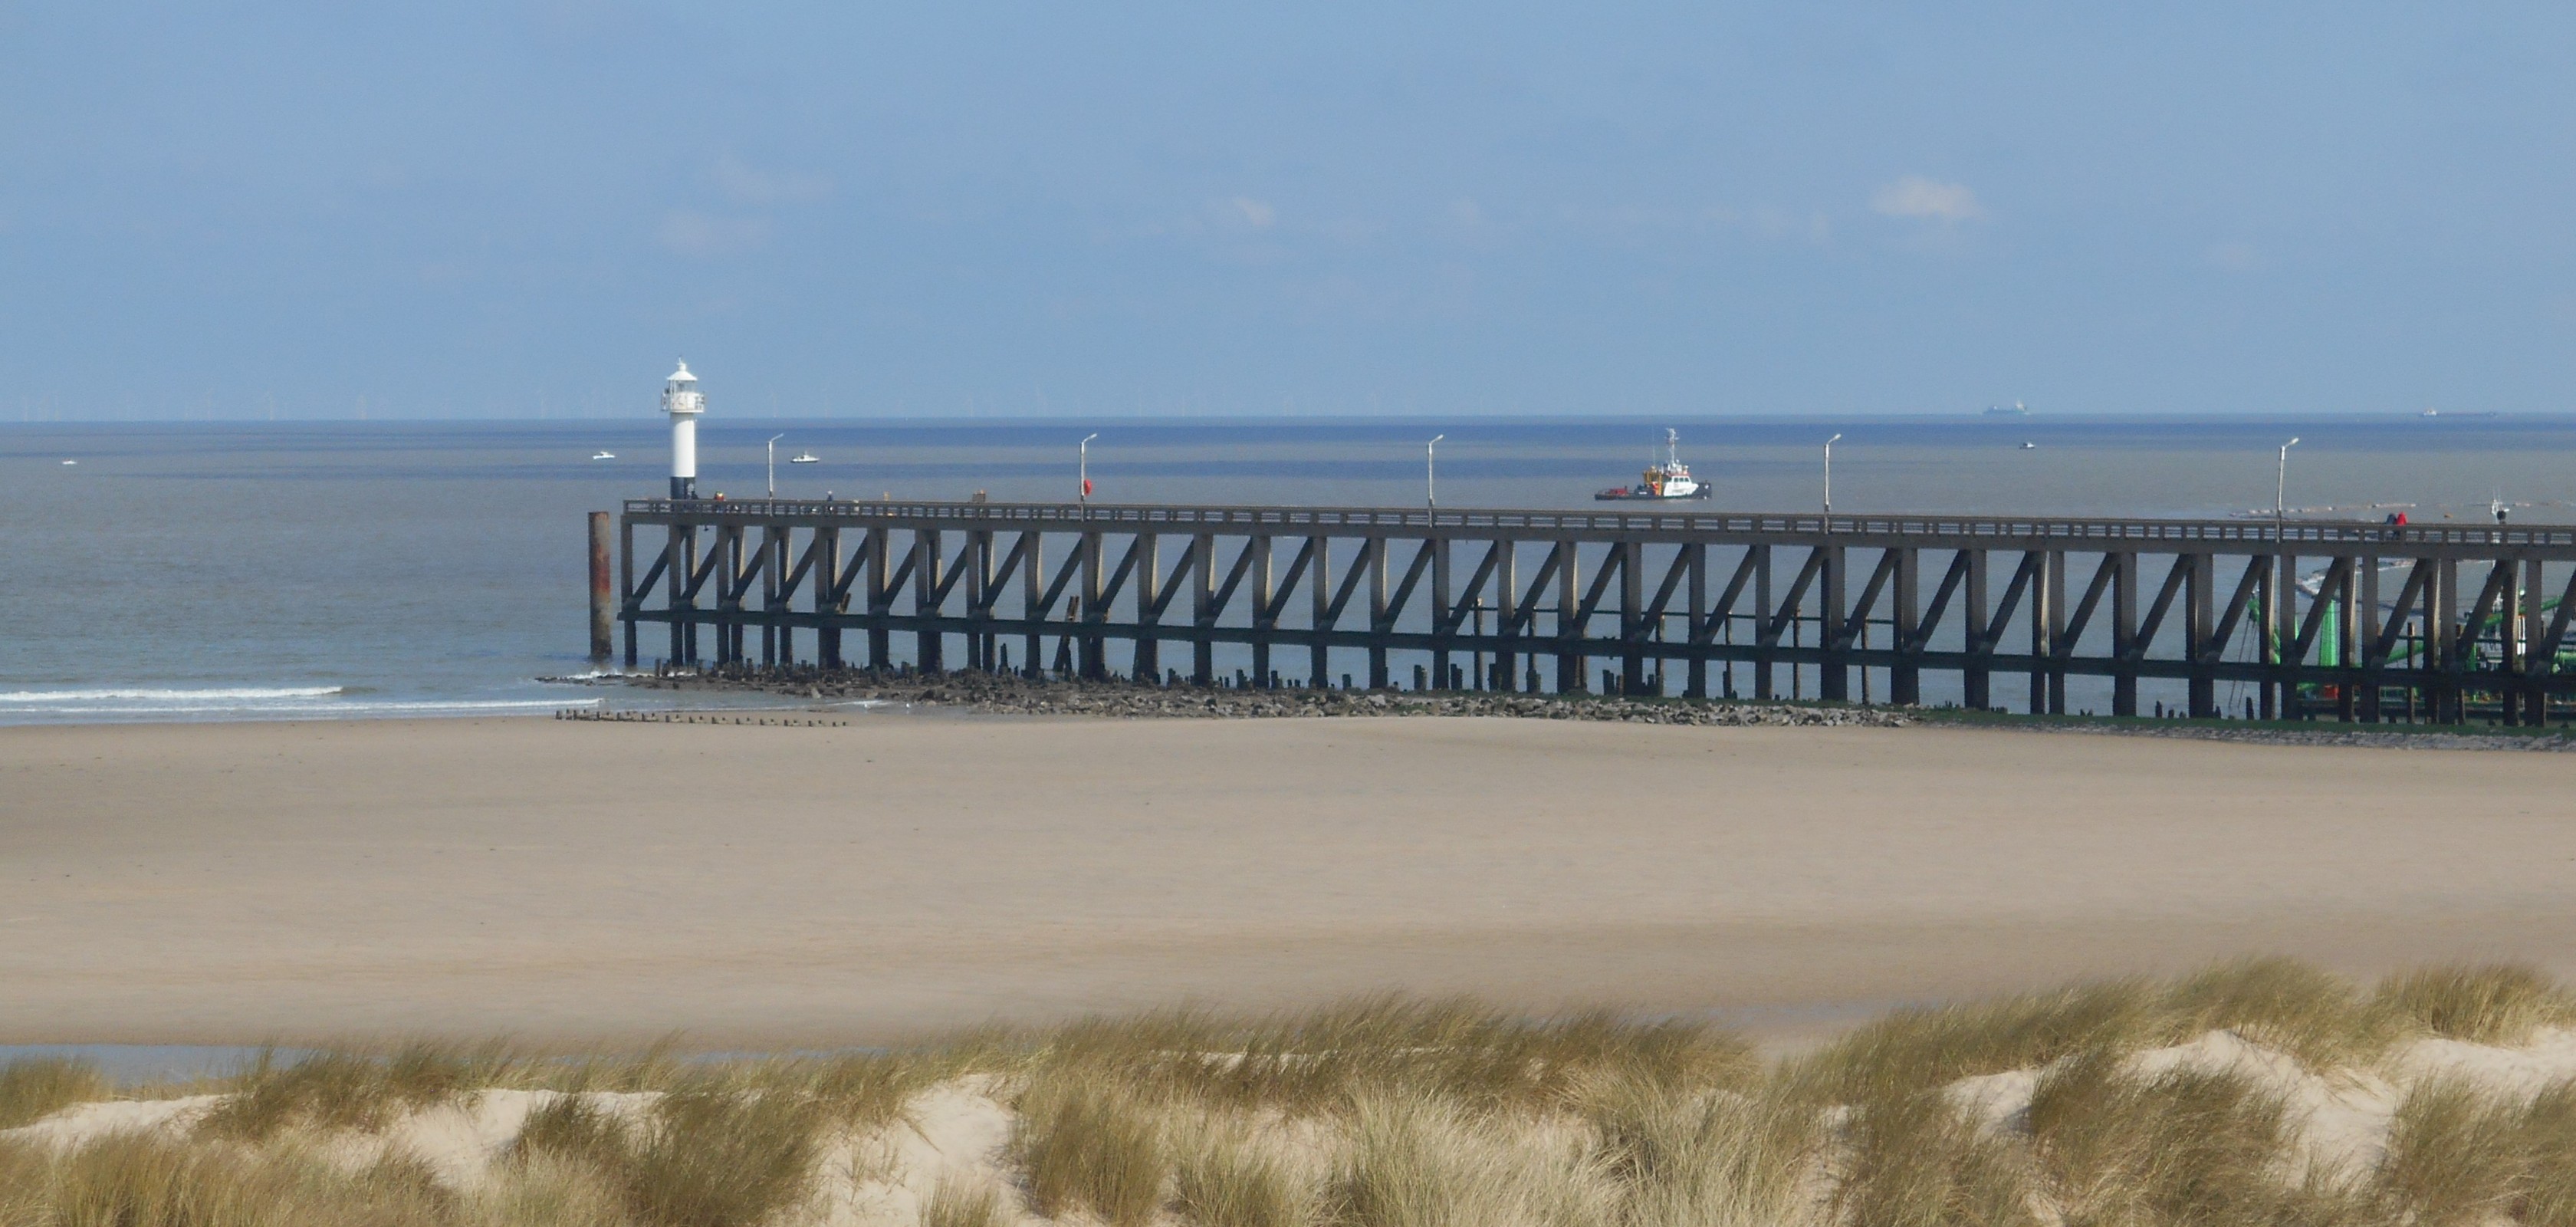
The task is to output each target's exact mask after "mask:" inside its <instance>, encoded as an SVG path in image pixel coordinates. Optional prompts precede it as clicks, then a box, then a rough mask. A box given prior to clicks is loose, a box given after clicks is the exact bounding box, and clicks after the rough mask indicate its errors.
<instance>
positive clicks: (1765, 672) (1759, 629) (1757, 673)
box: [1745, 545, 1780, 703]
mask: <svg viewBox="0 0 2576 1227" xmlns="http://www.w3.org/2000/svg"><path fill="white" fill-rule="evenodd" d="M1745 552H1746V553H1748V554H1750V555H1751V556H1752V559H1753V628H1754V635H1753V652H1754V656H1753V697H1754V698H1755V699H1757V700H1759V701H1761V702H1764V703H1768V702H1770V701H1771V700H1772V698H1773V697H1774V689H1773V682H1772V678H1771V649H1773V648H1775V647H1777V646H1779V642H1780V641H1779V638H1778V637H1777V636H1775V635H1773V634H1772V633H1771V616H1772V614H1771V547H1770V546H1767V545H1750V546H1746V547H1745Z"/></svg>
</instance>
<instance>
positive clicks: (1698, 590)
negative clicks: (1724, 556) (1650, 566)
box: [1682, 541, 1710, 699]
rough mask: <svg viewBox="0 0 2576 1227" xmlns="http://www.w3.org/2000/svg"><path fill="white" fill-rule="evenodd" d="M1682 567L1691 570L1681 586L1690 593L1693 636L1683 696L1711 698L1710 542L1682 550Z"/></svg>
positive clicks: (1689, 641)
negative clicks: (1709, 653)
mask: <svg viewBox="0 0 2576 1227" xmlns="http://www.w3.org/2000/svg"><path fill="white" fill-rule="evenodd" d="M1682 565H1683V566H1685V567H1688V568H1689V570H1688V571H1687V572H1686V573H1685V574H1684V575H1683V576H1682V586H1683V587H1685V588H1687V589H1689V590H1690V598H1689V600H1690V605H1689V607H1688V608H1689V613H1690V633H1689V634H1688V635H1687V636H1685V639H1686V646H1687V647H1688V648H1689V649H1690V663H1689V665H1688V666H1687V673H1686V675H1685V677H1684V678H1683V681H1682V697H1683V698H1688V699H1705V698H1707V697H1708V655H1707V649H1708V645H1709V641H1710V635H1709V627H1708V543H1707V542H1704V541H1694V542H1691V543H1690V544H1688V545H1685V546H1683V547H1682Z"/></svg>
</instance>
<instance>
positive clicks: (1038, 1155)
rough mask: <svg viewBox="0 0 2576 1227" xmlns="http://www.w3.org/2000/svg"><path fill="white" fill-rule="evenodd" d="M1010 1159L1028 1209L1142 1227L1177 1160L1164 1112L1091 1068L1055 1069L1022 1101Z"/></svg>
mask: <svg viewBox="0 0 2576 1227" xmlns="http://www.w3.org/2000/svg"><path fill="white" fill-rule="evenodd" d="M1016 1106H1017V1108H1018V1110H1019V1118H1018V1121H1017V1123H1016V1125H1015V1127H1014V1129H1013V1132H1012V1135H1011V1141H1010V1154H1011V1158H1012V1159H1013V1161H1014V1162H1016V1163H1017V1164H1018V1165H1019V1167H1020V1169H1021V1171H1022V1172H1023V1173H1025V1179H1026V1182H1027V1188H1028V1194H1029V1206H1030V1208H1032V1209H1034V1210H1036V1211H1037V1212H1038V1213H1040V1214H1043V1215H1047V1216H1048V1217H1050V1218H1053V1217H1061V1216H1063V1215H1065V1214H1067V1213H1070V1212H1076V1211H1079V1212H1084V1213H1088V1214H1091V1215H1093V1216H1095V1217H1097V1218H1099V1219H1100V1220H1101V1221H1102V1222H1104V1223H1108V1224H1109V1225H1110V1227H1142V1225H1143V1224H1145V1223H1147V1222H1149V1221H1151V1220H1152V1219H1153V1217H1154V1214H1155V1212H1156V1211H1157V1210H1159V1209H1160V1208H1161V1207H1162V1204H1163V1194H1164V1185H1165V1182H1166V1181H1167V1180H1169V1179H1170V1177H1171V1175H1172V1168H1173V1155H1172V1148H1171V1146H1170V1144H1169V1143H1168V1142H1167V1140H1166V1139H1165V1137H1164V1128H1163V1124H1164V1117H1165V1116H1166V1115H1167V1112H1166V1110H1165V1108H1164V1107H1163V1105H1161V1104H1158V1103H1156V1102H1155V1101H1154V1098H1153V1097H1152V1094H1151V1092H1140V1091H1138V1090H1137V1089H1135V1088H1134V1087H1132V1086H1130V1085H1129V1084H1127V1083H1125V1082H1123V1081H1120V1080H1118V1079H1116V1078H1112V1077H1107V1076H1104V1075H1103V1074H1102V1073H1101V1072H1100V1071H1099V1070H1098V1069H1097V1068H1096V1067H1091V1066H1086V1065H1072V1066H1061V1065H1059V1066H1050V1067H1048V1068H1046V1069H1044V1070H1043V1071H1042V1072H1040V1073H1039V1074H1038V1075H1037V1076H1036V1077H1035V1078H1034V1079H1033V1081H1032V1082H1031V1083H1030V1085H1029V1086H1028V1088H1027V1089H1026V1090H1025V1091H1023V1092H1022V1093H1021V1095H1020V1096H1019V1100H1018V1103H1017V1105H1016Z"/></svg>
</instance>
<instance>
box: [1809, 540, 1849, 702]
mask: <svg viewBox="0 0 2576 1227" xmlns="http://www.w3.org/2000/svg"><path fill="white" fill-rule="evenodd" d="M1816 548H1817V549H1819V550H1822V551H1823V552H1824V555H1825V559H1824V565H1823V566H1822V567H1821V568H1819V570H1818V574H1817V576H1816V580H1817V588H1818V594H1817V595H1818V600H1817V605H1816V646H1817V647H1819V648H1822V649H1823V650H1824V651H1823V662H1824V663H1823V664H1821V665H1819V666H1818V667H1817V669H1816V697H1817V698H1819V699H1823V700H1825V701H1827V702H1830V703H1840V702H1844V701H1846V700H1848V699H1850V698H1851V663H1850V657H1849V656H1847V655H1846V653H1847V652H1849V651H1850V649H1851V644H1852V638H1853V634H1852V627H1851V625H1850V615H1851V596H1850V593H1849V592H1848V591H1846V583H1847V581H1848V579H1849V576H1848V575H1847V574H1846V570H1847V567H1848V564H1849V552H1848V551H1847V550H1845V549H1844V547H1842V546H1839V545H1820V546H1817V547H1816Z"/></svg>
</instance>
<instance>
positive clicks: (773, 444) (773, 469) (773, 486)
mask: <svg viewBox="0 0 2576 1227" xmlns="http://www.w3.org/2000/svg"><path fill="white" fill-rule="evenodd" d="M786 437H787V436H786V435H783V434H776V435H771V436H769V444H768V446H769V497H771V498H773V499H775V498H777V497H778V441H779V440H780V439H784V438H786Z"/></svg>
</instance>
